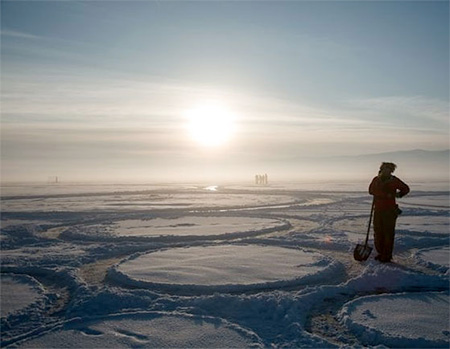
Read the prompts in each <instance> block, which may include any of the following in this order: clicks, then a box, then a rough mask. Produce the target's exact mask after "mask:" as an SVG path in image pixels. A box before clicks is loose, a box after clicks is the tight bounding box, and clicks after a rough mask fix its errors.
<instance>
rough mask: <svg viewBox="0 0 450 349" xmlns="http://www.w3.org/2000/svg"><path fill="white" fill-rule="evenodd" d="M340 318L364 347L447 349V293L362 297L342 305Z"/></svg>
mask: <svg viewBox="0 0 450 349" xmlns="http://www.w3.org/2000/svg"><path fill="white" fill-rule="evenodd" d="M340 316H341V318H342V319H343V320H342V321H343V322H344V323H345V324H346V325H347V326H348V327H349V328H350V329H351V330H352V332H353V333H355V334H356V335H357V336H358V337H361V339H362V341H363V343H364V344H367V345H377V344H383V345H386V346H388V347H422V348H423V347H440V348H448V344H449V342H448V341H449V339H450V332H449V328H448V326H449V319H450V312H449V295H448V292H447V293H437V292H428V293H400V294H389V295H379V296H367V297H361V298H358V299H356V300H354V301H351V302H349V303H347V304H345V305H344V307H343V309H342V310H341V312H340Z"/></svg>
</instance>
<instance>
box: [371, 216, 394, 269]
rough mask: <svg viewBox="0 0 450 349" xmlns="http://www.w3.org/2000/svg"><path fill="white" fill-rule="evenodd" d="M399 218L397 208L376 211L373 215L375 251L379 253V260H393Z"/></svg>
mask: <svg viewBox="0 0 450 349" xmlns="http://www.w3.org/2000/svg"><path fill="white" fill-rule="evenodd" d="M397 216H398V214H397V209H396V208H394V209H389V210H375V212H374V215H373V230H374V243H375V249H376V250H377V252H378V257H377V258H378V259H379V260H380V261H382V262H389V261H390V260H391V259H392V251H393V249H394V237H395V223H396V221H397Z"/></svg>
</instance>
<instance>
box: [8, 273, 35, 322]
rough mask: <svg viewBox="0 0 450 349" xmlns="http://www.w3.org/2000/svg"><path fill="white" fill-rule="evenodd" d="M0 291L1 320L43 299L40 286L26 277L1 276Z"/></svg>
mask: <svg viewBox="0 0 450 349" xmlns="http://www.w3.org/2000/svg"><path fill="white" fill-rule="evenodd" d="M0 290H1V292H0V294H1V297H0V305H1V306H0V314H1V317H2V318H3V317H7V316H8V315H11V314H14V313H16V312H18V311H20V310H22V309H25V308H26V307H28V306H30V305H32V304H35V303H37V302H39V301H41V300H43V297H44V296H43V293H44V290H43V288H42V286H41V284H40V283H39V282H37V281H36V280H35V279H33V278H32V277H30V276H27V275H14V274H2V275H1V282H0Z"/></svg>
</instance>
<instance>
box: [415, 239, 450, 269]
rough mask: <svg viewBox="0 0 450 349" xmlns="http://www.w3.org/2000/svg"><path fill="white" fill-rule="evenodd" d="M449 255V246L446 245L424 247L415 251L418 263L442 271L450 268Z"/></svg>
mask: <svg viewBox="0 0 450 349" xmlns="http://www.w3.org/2000/svg"><path fill="white" fill-rule="evenodd" d="M449 256H450V248H449V247H448V246H445V247H438V248H430V249H424V250H420V251H418V252H417V253H416V258H417V260H418V261H419V263H420V264H422V265H425V266H426V267H429V268H431V269H434V270H438V271H442V272H444V273H445V272H447V270H448V269H449V268H450V261H449Z"/></svg>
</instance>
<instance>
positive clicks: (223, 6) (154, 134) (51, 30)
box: [1, 1, 449, 181]
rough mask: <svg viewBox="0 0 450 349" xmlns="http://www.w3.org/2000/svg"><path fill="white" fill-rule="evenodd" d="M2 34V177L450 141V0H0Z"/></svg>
mask: <svg viewBox="0 0 450 349" xmlns="http://www.w3.org/2000/svg"><path fill="white" fill-rule="evenodd" d="M1 39H2V41H1V68H2V71H1V73H2V75H1V82H2V101H1V102H2V119H1V146H2V147H1V165H2V168H1V171H2V180H25V179H28V180H43V181H45V180H47V178H48V176H60V177H61V178H65V179H67V180H78V179H86V180H89V179H100V178H104V179H108V180H114V179H121V180H122V179H134V180H155V179H160V180H164V179H165V178H168V179H169V178H170V179H173V178H178V179H180V180H183V179H189V178H191V177H192V176H196V175H199V176H205V177H208V176H223V177H224V178H231V175H232V174H236V175H238V176H241V178H243V177H245V176H247V175H248V176H249V177H251V176H253V174H254V173H259V172H262V173H264V172H269V173H271V171H272V172H273V171H275V168H277V170H276V171H279V169H280V168H283V165H286V169H288V166H292V164H293V163H295V161H296V159H297V161H298V158H300V157H304V156H306V157H322V156H334V155H352V154H364V153H378V152H384V151H394V150H407V149H415V148H423V149H428V150H434V149H436V150H437V149H447V148H449V2H448V1H426V2H420V1H412V2H408V1H381V2H371V1H330V2H328V1H319V2H317V1H316V2H313V1H286V2H284V1H214V2H213V1H183V2H182V1H42V2H41V1H1ZM217 115H219V117H217ZM210 120H215V121H213V122H212V123H211V122H210ZM193 124H194V126H193ZM195 125H197V126H195ZM193 127H194V128H197V129H196V130H192V128H193ZM193 134H194V135H193ZM205 134H206V135H205ZM208 135H209V136H208ZM214 140H216V141H217V144H213V143H214V142H213V141H214Z"/></svg>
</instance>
